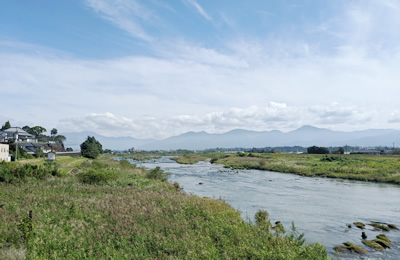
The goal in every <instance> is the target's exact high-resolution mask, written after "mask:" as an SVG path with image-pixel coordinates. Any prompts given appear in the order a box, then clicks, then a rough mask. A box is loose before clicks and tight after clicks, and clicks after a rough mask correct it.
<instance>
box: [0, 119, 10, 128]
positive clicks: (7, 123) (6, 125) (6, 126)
mask: <svg viewBox="0 0 400 260" xmlns="http://www.w3.org/2000/svg"><path fill="white" fill-rule="evenodd" d="M9 128H11V124H10V121H7V122H5V124H4V125H2V126H1V129H0V130H6V129H9Z"/></svg>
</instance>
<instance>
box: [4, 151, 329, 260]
mask: <svg viewBox="0 0 400 260" xmlns="http://www.w3.org/2000/svg"><path fill="white" fill-rule="evenodd" d="M57 160H58V161H57V163H58V164H59V166H61V167H62V168H60V169H58V170H61V172H60V171H58V170H54V168H51V171H50V170H48V169H47V168H46V167H54V166H52V165H46V163H45V162H44V161H40V160H38V161H32V162H31V163H34V164H35V165H33V166H36V167H33V166H22V163H24V164H25V165H32V164H29V163H26V162H23V161H21V162H19V164H18V165H16V164H14V163H12V164H6V163H5V164H0V177H1V179H2V180H3V181H2V182H0V223H1V225H0V259H158V258H161V259H245V258H252V259H326V249H325V248H324V247H323V246H321V245H319V244H309V245H303V241H302V239H301V238H300V237H298V236H297V235H290V234H282V233H276V232H275V231H270V228H269V226H268V225H265V223H264V222H263V223H264V224H262V223H261V222H262V221H261V222H260V223H261V224H260V223H259V224H258V225H253V224H250V223H247V222H244V221H243V220H242V219H241V217H240V214H239V212H238V211H236V210H234V209H232V208H231V207H230V206H229V205H228V204H226V203H225V202H223V201H220V200H214V199H207V198H199V197H197V196H191V195H187V194H184V193H182V192H181V191H180V188H179V185H177V184H175V185H173V184H170V183H168V182H166V181H163V179H164V178H165V175H164V173H163V172H162V171H161V170H159V169H156V170H154V171H150V172H147V171H146V170H144V169H142V168H136V167H135V166H134V165H130V164H128V163H118V162H115V161H111V160H106V159H102V160H97V161H86V159H83V158H65V159H61V160H59V158H57ZM18 167H24V168H23V169H22V168H18ZM17 168H18V169H19V172H18V177H15V178H12V176H11V175H12V174H14V175H15V176H17V175H16V174H17V171H15V169H17ZM36 172H38V173H39V172H40V173H41V174H40V176H41V177H40V178H38V176H36V175H35V174H36ZM21 173H24V174H21ZM4 176H7V177H6V178H2V177H4ZM7 180H8V181H7ZM29 212H31V216H29V215H30V214H29Z"/></svg>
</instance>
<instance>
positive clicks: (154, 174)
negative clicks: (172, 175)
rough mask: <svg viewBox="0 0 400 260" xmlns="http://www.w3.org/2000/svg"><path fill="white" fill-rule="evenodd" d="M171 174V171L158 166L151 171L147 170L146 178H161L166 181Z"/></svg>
mask: <svg viewBox="0 0 400 260" xmlns="http://www.w3.org/2000/svg"><path fill="white" fill-rule="evenodd" d="M168 176H169V173H167V172H165V171H163V170H161V168H160V167H158V166H157V167H156V168H154V169H152V170H150V171H148V172H147V174H146V178H148V179H155V180H161V181H166V180H167V178H168Z"/></svg>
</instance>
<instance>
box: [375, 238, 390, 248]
mask: <svg viewBox="0 0 400 260" xmlns="http://www.w3.org/2000/svg"><path fill="white" fill-rule="evenodd" d="M372 241H374V242H376V243H378V244H380V245H381V246H383V247H384V248H391V246H390V243H389V242H388V241H385V240H382V239H379V238H377V239H374V240H372Z"/></svg>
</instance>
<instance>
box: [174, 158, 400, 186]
mask: <svg viewBox="0 0 400 260" xmlns="http://www.w3.org/2000/svg"><path fill="white" fill-rule="evenodd" d="M190 156H192V155H188V156H187V157H190ZM202 156H207V157H209V158H211V159H212V162H214V163H218V164H223V165H225V167H228V168H234V169H259V170H268V171H276V172H284V173H293V174H297V175H302V176H309V177H329V178H342V179H350V180H360V181H374V182H385V183H394V184H400V157H399V156H383V155H336V154H335V155H313V154H287V153H277V154H257V153H235V154H227V153H220V154H219V155H218V154H215V153H214V154H210V155H207V154H202ZM198 158H199V157H198ZM185 160H187V161H189V159H185ZM177 161H178V162H179V160H177ZM192 161H193V162H196V161H195V160H192Z"/></svg>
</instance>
